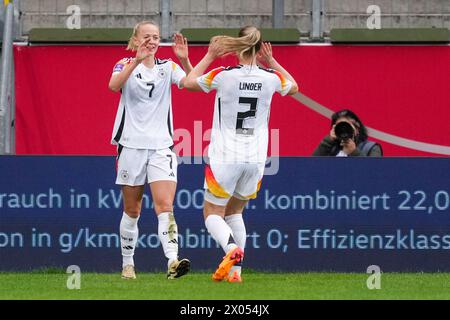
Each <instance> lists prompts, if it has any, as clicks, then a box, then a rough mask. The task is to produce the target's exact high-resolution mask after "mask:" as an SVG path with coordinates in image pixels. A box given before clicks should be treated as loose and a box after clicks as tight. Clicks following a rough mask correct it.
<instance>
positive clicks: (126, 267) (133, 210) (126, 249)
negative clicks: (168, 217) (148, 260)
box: [120, 185, 144, 279]
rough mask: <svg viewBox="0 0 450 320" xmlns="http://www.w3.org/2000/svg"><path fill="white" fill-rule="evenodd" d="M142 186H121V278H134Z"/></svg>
mask: <svg viewBox="0 0 450 320" xmlns="http://www.w3.org/2000/svg"><path fill="white" fill-rule="evenodd" d="M143 194H144V186H126V185H124V186H122V196H123V204H124V205H123V207H124V209H123V215H122V220H121V221H120V246H121V250H122V278H124V279H136V273H135V268H134V259H133V256H134V250H135V247H136V242H137V239H138V236H139V229H138V225H137V224H138V220H139V215H140V214H141V206H142V196H143Z"/></svg>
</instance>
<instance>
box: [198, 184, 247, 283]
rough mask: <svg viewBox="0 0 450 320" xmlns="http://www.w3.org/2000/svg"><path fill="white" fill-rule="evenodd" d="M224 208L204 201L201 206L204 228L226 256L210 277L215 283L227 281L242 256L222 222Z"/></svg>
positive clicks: (230, 233) (224, 223) (227, 227)
mask: <svg viewBox="0 0 450 320" xmlns="http://www.w3.org/2000/svg"><path fill="white" fill-rule="evenodd" d="M207 192H208V191H207ZM225 208H226V206H221V205H216V204H213V203H211V202H209V201H207V200H205V201H204V205H203V216H204V218H205V225H206V228H207V229H208V232H209V233H210V234H211V236H212V237H213V239H214V240H216V241H217V242H218V243H219V244H220V246H221V247H222V249H223V250H224V251H225V254H226V255H225V257H224V258H223V260H222V262H221V263H220V265H219V267H218V268H217V270H216V271H215V272H214V274H213V276H212V278H213V280H215V281H222V280H225V279H227V278H228V274H229V272H230V270H231V268H232V267H233V266H234V265H235V264H236V263H239V262H240V261H241V259H242V258H243V255H244V252H243V251H242V249H241V248H240V247H238V246H237V245H236V243H235V241H234V238H233V233H232V230H231V228H230V227H229V226H228V224H227V223H226V222H225V220H224V217H225Z"/></svg>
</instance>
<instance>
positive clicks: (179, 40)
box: [172, 33, 189, 60]
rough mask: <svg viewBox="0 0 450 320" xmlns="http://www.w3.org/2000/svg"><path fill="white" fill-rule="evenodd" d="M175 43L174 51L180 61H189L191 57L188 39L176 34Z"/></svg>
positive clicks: (174, 36)
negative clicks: (189, 56)
mask: <svg viewBox="0 0 450 320" xmlns="http://www.w3.org/2000/svg"><path fill="white" fill-rule="evenodd" d="M173 42H174V43H173V45H172V49H173V52H174V53H175V55H176V56H177V58H178V59H180V60H182V59H187V58H188V55H189V52H188V42H187V39H186V38H185V37H183V35H182V34H180V33H175V34H174V35H173Z"/></svg>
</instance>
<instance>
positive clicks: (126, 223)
mask: <svg viewBox="0 0 450 320" xmlns="http://www.w3.org/2000/svg"><path fill="white" fill-rule="evenodd" d="M138 220H139V217H138V218H131V217H130V216H129V215H127V214H126V213H125V212H124V213H123V215H122V220H120V247H121V249H122V267H125V266H126V265H129V264H131V265H132V266H134V259H133V255H134V249H135V248H136V243H137V240H138V236H139V229H138V225H137V223H138Z"/></svg>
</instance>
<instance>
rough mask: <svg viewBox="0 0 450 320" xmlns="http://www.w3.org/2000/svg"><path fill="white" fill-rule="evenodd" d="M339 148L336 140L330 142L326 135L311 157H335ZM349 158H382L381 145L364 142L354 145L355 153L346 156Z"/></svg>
mask: <svg viewBox="0 0 450 320" xmlns="http://www.w3.org/2000/svg"><path fill="white" fill-rule="evenodd" d="M340 150H341V147H340V146H339V142H338V141H337V140H332V139H331V137H330V136H329V135H328V136H326V137H325V138H323V140H322V141H321V142H320V144H319V145H318V147H317V148H316V150H314V152H313V156H332V157H334V156H336V155H337V154H338V153H339V151H340ZM348 156H349V157H382V156H383V149H382V148H381V145H380V144H378V143H376V142H373V141H369V140H365V141H361V142H358V144H357V145H356V149H355V151H353V152H352V153H351V154H349V155H348Z"/></svg>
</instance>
